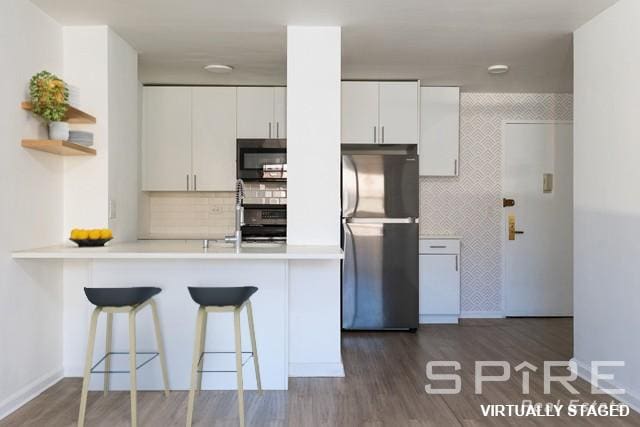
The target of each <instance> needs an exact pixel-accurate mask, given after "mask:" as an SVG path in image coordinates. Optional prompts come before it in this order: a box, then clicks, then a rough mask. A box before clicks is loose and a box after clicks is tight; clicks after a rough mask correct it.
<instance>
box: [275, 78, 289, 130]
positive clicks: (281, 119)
mask: <svg viewBox="0 0 640 427" xmlns="http://www.w3.org/2000/svg"><path fill="white" fill-rule="evenodd" d="M273 91H274V98H273V102H274V109H273V114H274V119H273V121H274V122H275V126H276V128H275V131H274V134H273V138H286V137H287V88H286V87H274V88H273Z"/></svg>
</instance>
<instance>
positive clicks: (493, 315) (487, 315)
mask: <svg viewBox="0 0 640 427" xmlns="http://www.w3.org/2000/svg"><path fill="white" fill-rule="evenodd" d="M504 317H505V316H504V313H502V312H501V311H463V312H462V313H460V318H461V319H504Z"/></svg>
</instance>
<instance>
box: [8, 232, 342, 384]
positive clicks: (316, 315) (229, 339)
mask: <svg viewBox="0 0 640 427" xmlns="http://www.w3.org/2000/svg"><path fill="white" fill-rule="evenodd" d="M342 256H343V255H342V250H341V249H340V248H339V247H334V246H291V245H285V244H275V243H271V244H265V243H255V244H251V243H243V244H242V246H241V247H240V248H238V249H237V248H235V247H234V246H233V245H232V244H224V243H210V244H209V247H208V248H207V249H203V247H202V242H200V241H137V242H132V243H113V244H110V245H108V246H106V247H96V248H78V247H73V246H70V245H60V246H53V247H47V248H39V249H33V250H26V251H18V252H14V253H13V258H14V259H17V260H19V261H18V262H20V263H32V262H38V260H60V262H63V263H64V285H63V287H64V289H63V300H64V301H63V304H64V312H63V342H64V344H63V347H64V349H63V359H64V360H63V367H64V376H65V377H80V376H82V369H83V363H84V357H85V352H86V345H87V344H86V337H87V331H88V328H89V319H90V316H91V311H92V308H93V307H92V306H91V304H89V302H88V301H87V300H86V298H85V295H84V292H83V287H84V286H86V287H128V286H156V287H159V288H162V292H161V293H160V294H159V295H158V296H157V297H156V298H155V299H156V300H157V306H158V313H159V317H160V325H161V329H162V332H163V336H164V346H165V353H166V358H167V365H168V371H169V387H170V389H172V390H188V389H189V387H190V368H191V358H192V347H193V341H194V337H195V332H196V331H195V324H196V314H197V308H198V306H197V305H196V304H195V303H194V302H193V301H192V299H191V298H190V296H189V293H188V291H187V287H188V286H245V285H251V286H256V287H258V289H259V290H258V292H257V293H256V294H255V295H254V296H253V297H252V301H253V309H254V316H255V328H256V340H257V346H258V349H259V353H260V369H261V373H262V385H263V388H264V389H271V390H286V389H287V387H288V378H289V377H296V376H318V377H328V376H344V369H343V366H342V359H341V354H340V288H339V283H340V281H339V276H340V269H339V266H340V259H341V258H342ZM119 317H122V318H119ZM139 317H140V320H139V322H138V325H137V336H138V349H139V350H140V351H145V350H153V349H154V348H155V340H154V332H153V322H152V318H151V315H150V314H149V313H141V314H140V316H139ZM241 326H242V335H243V337H245V338H244V339H243V343H242V344H243V349H245V348H246V350H247V351H250V348H251V346H250V342H249V340H248V339H247V338H246V337H248V325H247V323H246V318H243V319H242V325H241ZM126 328H127V320H126V316H117V315H116V316H114V324H113V338H114V341H113V350H114V351H125V352H126V351H127V346H128V341H127V329H126ZM310 331H313V332H310ZM206 332H207V339H206V342H207V346H208V347H207V351H223V352H224V351H232V350H233V346H234V338H233V316H228V315H226V314H224V313H215V314H211V315H210V318H209V326H208V328H207V331H206ZM104 334H105V325H104V324H103V323H99V324H98V331H97V336H98V338H97V342H96V348H95V352H94V354H95V355H96V356H94V360H95V361H97V360H99V358H100V357H101V355H102V354H104V352H105V344H104V342H105V340H104V339H103V338H101V337H104ZM139 357H140V356H139ZM141 361H142V359H140V360H139V363H140V362H141ZM154 363H158V362H157V360H154V361H152V362H151V364H154ZM204 363H205V367H206V369H207V370H222V371H225V370H229V371H231V370H233V369H234V358H233V354H231V353H229V354H226V353H225V354H215V355H207V358H206V360H205V362H204ZM127 366H128V356H127V355H122V356H121V357H114V360H113V362H112V369H113V370H118V369H119V368H120V367H122V368H123V370H124V369H126V367H127ZM245 369H252V368H251V365H250V362H249V363H248V364H247V365H246V366H245ZM102 381H103V379H102V376H101V375H94V376H93V377H92V379H91V384H90V389H91V390H99V389H101V388H102ZM246 381H247V382H246V384H245V387H246V388H247V389H254V388H255V387H256V384H255V381H254V379H253V377H252V376H251V375H247V377H246ZM111 388H112V389H115V390H128V389H129V380H128V376H127V375H111ZM138 388H139V389H140V390H160V389H162V377H161V374H160V371H159V370H158V369H153V368H152V369H144V368H143V369H141V370H139V372H138ZM202 388H203V389H209V390H212V389H217V390H233V389H235V388H236V378H235V374H233V373H212V374H206V375H204V376H203V384H202Z"/></svg>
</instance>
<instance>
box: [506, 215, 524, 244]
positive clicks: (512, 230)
mask: <svg viewBox="0 0 640 427" xmlns="http://www.w3.org/2000/svg"><path fill="white" fill-rule="evenodd" d="M516 234H524V231H520V230H516V216H515V215H513V214H512V215H509V240H516Z"/></svg>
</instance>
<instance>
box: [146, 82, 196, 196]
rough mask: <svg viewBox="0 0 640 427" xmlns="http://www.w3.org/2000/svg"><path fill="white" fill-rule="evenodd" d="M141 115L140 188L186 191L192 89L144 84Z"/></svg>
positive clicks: (189, 150)
mask: <svg viewBox="0 0 640 427" xmlns="http://www.w3.org/2000/svg"><path fill="white" fill-rule="evenodd" d="M142 117H143V118H142V121H143V125H142V168H143V183H142V189H143V190H145V191H187V190H188V189H189V187H188V181H189V180H190V178H189V176H190V175H191V88H188V87H145V88H144V90H143V116H142ZM189 184H190V183H189Z"/></svg>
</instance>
